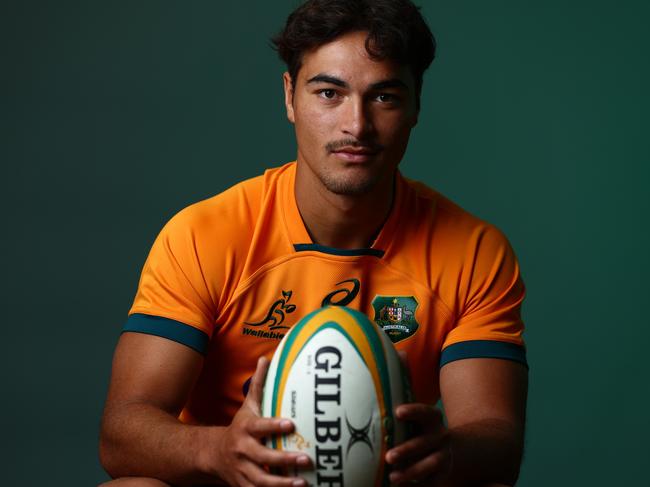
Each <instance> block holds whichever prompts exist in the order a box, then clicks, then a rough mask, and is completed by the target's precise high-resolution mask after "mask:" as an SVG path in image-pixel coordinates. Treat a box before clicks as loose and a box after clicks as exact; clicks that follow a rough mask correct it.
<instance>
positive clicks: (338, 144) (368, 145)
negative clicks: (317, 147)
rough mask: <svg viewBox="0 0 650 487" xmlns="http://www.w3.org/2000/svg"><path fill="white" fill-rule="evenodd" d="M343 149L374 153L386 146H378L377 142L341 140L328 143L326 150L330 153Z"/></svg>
mask: <svg viewBox="0 0 650 487" xmlns="http://www.w3.org/2000/svg"><path fill="white" fill-rule="evenodd" d="M343 147H355V148H361V149H368V150H370V151H373V152H378V151H380V150H382V149H383V148H384V146H382V145H381V144H377V143H376V142H372V141H363V140H356V139H341V140H335V141H332V142H328V143H327V144H325V150H327V151H328V152H335V151H337V150H339V149H342V148H343Z"/></svg>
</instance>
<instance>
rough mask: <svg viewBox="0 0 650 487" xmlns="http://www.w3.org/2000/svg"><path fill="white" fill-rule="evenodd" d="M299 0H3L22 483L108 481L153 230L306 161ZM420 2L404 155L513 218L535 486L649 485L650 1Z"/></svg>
mask: <svg viewBox="0 0 650 487" xmlns="http://www.w3.org/2000/svg"><path fill="white" fill-rule="evenodd" d="M296 3H297V2H296V1H294V0H291V1H289V0H286V1H262V0H257V1H249V2H241V3H235V2H220V1H184V2H180V1H179V2H166V1H152V0H149V1H134V0H131V1H111V2H106V1H104V2H99V1H77V2H74V1H67V0H66V1H56V2H54V1H50V2H48V1H44V0H42V1H16V0H12V1H7V0H5V1H3V2H2V5H1V6H0V39H1V40H2V42H1V43H0V46H1V47H0V49H2V56H1V58H0V63H1V64H0V83H1V86H0V87H1V91H0V96H1V97H2V104H1V106H0V123H1V129H2V132H1V136H0V137H1V140H2V142H1V145H0V151H1V152H0V160H1V161H2V179H1V180H2V183H1V184H2V186H1V189H2V200H3V221H4V224H3V231H2V239H1V243H0V245H1V250H2V256H3V257H4V262H3V276H4V279H3V282H2V298H3V304H4V305H3V308H4V310H5V311H4V320H3V322H4V323H3V337H4V347H3V348H4V353H3V354H2V383H3V386H4V391H5V392H4V397H5V399H4V401H3V407H2V411H3V417H4V421H3V429H2V443H3V451H4V454H3V456H4V459H3V460H4V461H3V464H4V465H5V467H4V472H3V478H4V483H6V484H7V485H42V484H44V483H47V484H51V485H91V484H93V483H97V482H99V481H101V480H104V479H106V478H107V477H106V476H105V474H104V473H103V471H102V469H101V467H100V466H99V462H98V460H97V454H96V442H97V436H98V426H99V418H100V415H101V409H102V405H103V400H104V395H105V392H106V386H107V383H108V378H109V370H110V360H111V354H112V350H113V347H114V345H115V343H116V340H117V338H118V335H119V332H120V328H121V326H122V324H123V322H124V319H125V315H126V312H127V310H128V308H129V306H130V303H131V300H132V297H133V294H134V292H135V289H136V285H137V279H138V276H139V272H140V269H141V266H142V264H143V262H144V259H145V257H146V254H147V251H148V249H149V246H150V245H151V243H152V241H153V239H154V237H155V236H156V233H157V231H158V230H159V229H160V227H161V226H162V225H163V223H164V222H165V221H166V220H167V219H168V218H169V217H170V216H171V215H173V214H174V213H175V212H176V211H178V210H179V209H180V208H182V207H184V206H185V205H187V204H189V203H192V202H194V201H197V200H199V199H202V198H205V197H208V196H210V195H213V194H215V193H218V192H220V191H222V190H223V189H225V188H226V187H228V186H230V185H232V184H233V183H235V182H237V181H239V180H241V179H243V178H246V177H249V176H253V175H257V174H258V173H260V172H261V171H263V169H264V168H266V167H268V166H273V165H279V164H281V163H284V162H286V161H288V160H291V159H293V158H294V154H295V146H294V141H293V134H292V129H291V126H290V125H289V124H288V123H287V122H286V119H285V117H284V112H283V105H282V94H281V88H282V84H281V74H282V70H283V67H282V65H281V64H280V62H279V61H278V60H277V59H276V57H275V54H274V53H273V52H272V51H271V50H270V49H269V47H268V40H267V39H268V38H269V36H270V35H271V34H273V33H274V32H275V31H277V30H278V29H279V28H280V27H281V25H282V24H283V21H284V19H285V18H286V16H287V14H288V13H289V11H290V10H291V8H292V7H293V6H295V5H296ZM424 3H425V5H424V7H423V12H424V14H425V16H426V18H427V19H428V21H429V23H430V25H431V27H432V30H433V31H434V33H435V35H436V37H437V39H438V43H439V51H438V57H437V59H436V60H435V61H434V64H433V66H432V67H431V69H430V71H429V72H428V74H427V75H426V78H425V86H424V94H423V100H422V114H421V118H420V123H419V126H418V127H417V129H416V130H415V132H414V134H413V138H412V142H411V145H410V148H409V150H408V153H407V155H406V158H405V161H404V163H403V166H402V170H403V172H404V173H405V174H406V175H408V176H410V177H412V178H416V179H421V180H423V181H425V182H427V183H428V184H430V185H432V186H434V187H436V188H437V189H438V190H440V191H441V192H443V193H445V194H446V195H447V196H449V197H451V198H452V199H454V200H455V201H456V202H458V203H459V204H461V205H462V206H464V207H465V208H467V209H468V210H470V211H472V212H474V213H475V214H477V215H478V216H480V217H483V218H485V219H487V220H489V221H491V222H492V223H494V224H496V225H497V226H499V227H500V228H501V229H502V230H504V231H505V233H506V234H507V235H508V236H509V238H510V240H511V242H512V244H513V246H514V248H515V250H516V252H517V254H518V256H519V258H520V261H521V265H522V269H523V275H524V278H525V280H526V283H527V287H528V291H529V295H528V298H527V301H526V304H525V308H524V313H525V320H526V324H527V332H526V338H527V342H528V353H529V361H530V366H531V375H530V377H531V381H530V382H531V388H530V400H529V421H528V437H527V449H526V458H525V461H524V465H523V469H522V475H521V481H520V483H519V485H521V486H524V487H537V486H539V487H548V486H550V485H553V486H575V485H590V486H609V485H640V484H642V483H643V482H644V481H643V480H642V479H643V478H645V465H646V464H647V454H648V447H647V445H646V441H645V440H646V437H647V436H648V435H649V434H650V424H649V423H650V422H649V420H648V412H649V411H650V400H649V395H650V390H649V389H650V388H649V386H648V377H647V376H648V372H649V367H648V363H647V360H646V359H645V357H644V352H645V351H646V349H647V348H648V342H649V339H650V332H649V328H650V326H649V325H650V322H649V320H648V318H647V314H646V312H647V311H646V308H647V303H648V298H647V294H648V285H647V284H646V275H647V274H648V272H649V271H650V265H649V259H648V249H649V248H650V241H649V240H650V238H649V232H648V229H647V225H648V220H649V218H648V210H649V209H650V208H649V207H650V196H649V193H648V189H647V187H648V183H650V173H649V169H648V166H649V164H650V143H649V142H648V140H649V139H648V128H649V123H648V113H650V110H649V109H650V106H649V105H650V103H649V97H648V86H650V68H649V62H648V59H649V58H648V48H649V47H650V43H649V42H648V41H649V36H648V33H647V32H648V28H647V22H648V18H650V15H649V14H650V8H649V7H648V5H650V4H648V3H647V2H644V1H636V2H634V1H627V2H626V1H621V2H613V1H593V0H592V1H586V0H584V1H583V0H576V1H573V2H566V1H559V0H550V1H546V2H518V1H496V2H484V1H478V0H474V1H469V2H452V1H446V2H443V1H427V2H424ZM66 482H67V484H66Z"/></svg>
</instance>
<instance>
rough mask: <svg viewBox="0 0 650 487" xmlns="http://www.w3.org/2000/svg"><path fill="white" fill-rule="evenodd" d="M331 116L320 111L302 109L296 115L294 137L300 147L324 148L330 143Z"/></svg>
mask: <svg viewBox="0 0 650 487" xmlns="http://www.w3.org/2000/svg"><path fill="white" fill-rule="evenodd" d="M333 119H334V117H333V115H332V114H330V113H327V112H323V111H322V110H315V109H302V110H300V112H299V113H297V114H296V124H295V128H296V137H297V138H298V143H299V144H301V145H305V144H307V145H310V146H314V145H317V146H324V145H325V144H326V143H327V142H329V141H330V139H331V136H332V132H331V125H332V123H333Z"/></svg>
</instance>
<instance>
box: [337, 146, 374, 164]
mask: <svg viewBox="0 0 650 487" xmlns="http://www.w3.org/2000/svg"><path fill="white" fill-rule="evenodd" d="M377 152H379V150H378V149H374V148H371V147H353V146H347V147H341V148H340V149H336V150H334V151H332V153H333V154H334V155H336V156H337V157H338V158H340V159H343V160H344V161H348V162H365V161H368V160H370V159H371V158H372V157H373V156H375V155H376V154H377Z"/></svg>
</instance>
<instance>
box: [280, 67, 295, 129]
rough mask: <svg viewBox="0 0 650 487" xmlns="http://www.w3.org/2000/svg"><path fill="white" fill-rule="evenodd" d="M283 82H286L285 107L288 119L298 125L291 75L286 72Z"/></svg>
mask: <svg viewBox="0 0 650 487" xmlns="http://www.w3.org/2000/svg"><path fill="white" fill-rule="evenodd" d="M282 81H283V82H284V106H285V108H286V109H287V118H288V119H289V121H290V122H291V123H296V119H295V117H294V114H293V86H292V85H291V75H290V74H289V73H288V72H285V73H284V74H283V75H282Z"/></svg>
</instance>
